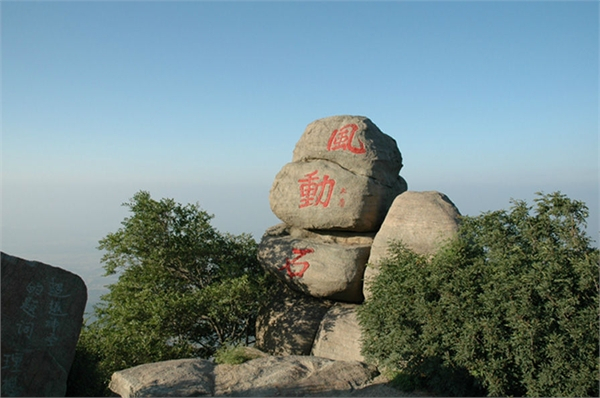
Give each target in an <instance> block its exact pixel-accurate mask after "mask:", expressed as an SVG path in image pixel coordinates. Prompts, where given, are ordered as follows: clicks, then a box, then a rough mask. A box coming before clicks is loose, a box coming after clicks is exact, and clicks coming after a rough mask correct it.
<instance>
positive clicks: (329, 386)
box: [110, 355, 377, 397]
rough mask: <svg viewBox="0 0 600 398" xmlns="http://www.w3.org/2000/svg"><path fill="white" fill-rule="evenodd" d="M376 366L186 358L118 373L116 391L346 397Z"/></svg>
mask: <svg viewBox="0 0 600 398" xmlns="http://www.w3.org/2000/svg"><path fill="white" fill-rule="evenodd" d="M376 376H377V371H376V369H375V368H374V367H372V366H368V365H365V364H364V363H361V362H356V361H348V362H346V361H333V360H331V359H326V358H319V357H312V356H295V355H294V356H286V357H272V356H269V357H263V358H258V359H253V360H251V361H248V362H245V363H243V364H240V365H216V366H214V365H213V364H211V363H210V362H208V361H205V360H202V359H180V360H173V361H165V362H157V363H152V364H146V365H140V366H136V367H134V368H130V369H125V370H122V371H120V372H116V373H114V374H113V376H112V380H111V383H110V388H111V390H112V391H113V392H115V393H116V394H119V395H120V396H122V397H141V396H146V397H172V396H179V397H189V396H201V395H209V396H238V397H268V396H287V397H291V396H345V395H349V394H351V393H352V392H354V391H356V390H359V389H361V388H362V387H365V386H368V385H369V382H370V381H372V380H373V379H374V378H375V377H376Z"/></svg>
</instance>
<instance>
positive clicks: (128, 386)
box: [108, 358, 215, 398]
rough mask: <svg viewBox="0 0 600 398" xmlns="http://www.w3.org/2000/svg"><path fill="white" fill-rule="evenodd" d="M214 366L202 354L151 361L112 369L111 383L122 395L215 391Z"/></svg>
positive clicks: (163, 394)
mask: <svg viewBox="0 0 600 398" xmlns="http://www.w3.org/2000/svg"><path fill="white" fill-rule="evenodd" d="M214 368H215V365H214V364H213V363H212V362H210V361H207V360H205V359H199V358H195V359H175V360H171V361H163V362H155V363H149V364H144V365H139V366H136V367H133V368H129V369H125V370H121V371H119V372H115V373H113V375H112V377H111V380H110V384H109V386H108V387H109V388H110V390H111V391H113V392H114V393H115V394H118V395H120V396H121V397H123V398H128V397H197V396H202V395H212V394H213V393H214V387H215V380H214Z"/></svg>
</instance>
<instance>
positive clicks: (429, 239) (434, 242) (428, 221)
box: [365, 191, 460, 297]
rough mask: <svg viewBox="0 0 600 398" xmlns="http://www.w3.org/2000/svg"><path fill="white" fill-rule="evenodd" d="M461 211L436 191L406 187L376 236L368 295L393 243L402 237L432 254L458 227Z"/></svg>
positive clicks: (411, 246)
mask: <svg viewBox="0 0 600 398" xmlns="http://www.w3.org/2000/svg"><path fill="white" fill-rule="evenodd" d="M459 219H460V212H459V210H458V208H457V207H456V206H455V205H454V203H452V201H451V200H450V199H449V198H448V197H447V196H446V195H444V194H443V193H440V192H437V191H425V192H416V191H406V192H404V193H402V194H401V195H398V196H397V197H396V199H394V202H393V203H392V205H391V206H390V209H389V211H388V213H387V215H386V217H385V220H384V221H383V224H382V225H381V228H380V229H379V232H377V234H376V235H375V239H374V240H373V246H372V248H371V254H370V256H369V266H368V267H367V269H366V270H365V297H369V292H368V291H369V284H370V283H371V281H372V280H373V279H374V278H375V277H376V275H377V274H378V273H379V267H378V264H379V262H380V261H381V260H382V259H383V258H385V257H387V255H388V249H389V246H390V243H391V242H393V241H402V242H403V243H404V244H405V245H406V246H407V247H408V248H409V249H411V250H413V251H415V252H416V253H419V254H422V255H433V254H434V253H435V252H436V251H437V250H438V249H439V248H440V247H441V245H443V244H444V243H445V242H446V241H447V240H448V239H450V238H452V237H453V236H454V235H455V234H456V231H457V230H458V225H459Z"/></svg>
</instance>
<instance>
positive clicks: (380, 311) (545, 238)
mask: <svg viewBox="0 0 600 398" xmlns="http://www.w3.org/2000/svg"><path fill="white" fill-rule="evenodd" d="M535 202H536V207H535V209H534V208H531V207H529V206H527V204H526V203H525V202H523V201H514V202H513V207H512V208H511V210H510V211H505V210H500V211H495V212H488V213H484V214H482V215H480V216H478V217H464V218H463V219H462V224H461V226H460V228H459V231H458V235H457V237H456V239H454V240H452V241H450V242H449V243H448V244H447V245H446V246H445V247H444V248H443V249H441V250H440V251H439V252H438V253H437V254H436V255H434V256H433V257H432V258H426V257H424V256H420V255H418V254H415V253H413V252H411V251H410V250H408V249H406V248H405V247H404V246H403V245H402V244H401V243H397V244H396V245H394V246H393V249H392V250H391V255H390V257H389V258H388V259H387V260H386V261H385V262H383V264H382V267H381V273H380V275H379V277H378V278H377V279H376V280H375V282H374V285H373V296H372V299H371V300H369V301H367V302H366V303H365V304H364V305H363V306H362V309H361V311H360V312H359V319H360V322H361V324H362V326H363V328H364V336H365V341H364V344H363V350H364V354H365V355H366V357H367V358H369V359H370V360H372V361H374V362H376V363H379V364H380V365H382V366H384V367H387V368H388V369H393V370H395V371H397V372H399V373H398V378H397V380H398V381H399V382H400V383H401V384H404V385H405V386H407V385H408V386H411V387H425V388H429V389H431V390H432V391H437V392H438V393H441V394H445V395H462V396H464V395H467V394H471V395H481V394H482V393H483V394H485V393H487V394H489V395H492V396H499V395H516V396H521V395H528V396H587V395H591V396H598V382H599V379H598V377H599V376H598V375H599V373H598V372H599V367H598V352H599V346H598V332H599V328H600V325H599V313H598V311H599V305H600V302H599V293H600V289H599V283H598V276H599V260H600V256H599V251H598V249H597V248H594V247H592V246H591V240H590V238H589V237H587V236H586V234H585V232H584V228H585V220H586V218H587V216H588V210H587V207H586V206H585V205H584V204H583V203H582V202H579V201H573V200H570V199H568V198H567V197H566V196H564V195H562V194H560V193H553V194H549V195H542V194H538V198H536V199H535Z"/></svg>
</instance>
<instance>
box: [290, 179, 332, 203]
mask: <svg viewBox="0 0 600 398" xmlns="http://www.w3.org/2000/svg"><path fill="white" fill-rule="evenodd" d="M318 173H319V171H318V170H315V171H313V172H312V173H308V174H306V175H305V176H304V177H303V178H301V179H299V180H298V184H299V188H300V206H299V207H300V208H303V207H308V206H319V205H321V206H323V207H327V206H329V201H330V200H331V195H332V194H333V188H334V187H335V180H334V179H332V178H329V176H328V175H327V174H325V175H324V176H323V178H322V179H319V177H318V176H317V174H318Z"/></svg>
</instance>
